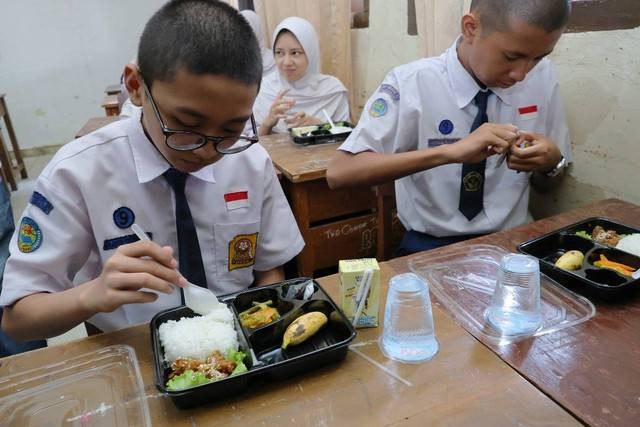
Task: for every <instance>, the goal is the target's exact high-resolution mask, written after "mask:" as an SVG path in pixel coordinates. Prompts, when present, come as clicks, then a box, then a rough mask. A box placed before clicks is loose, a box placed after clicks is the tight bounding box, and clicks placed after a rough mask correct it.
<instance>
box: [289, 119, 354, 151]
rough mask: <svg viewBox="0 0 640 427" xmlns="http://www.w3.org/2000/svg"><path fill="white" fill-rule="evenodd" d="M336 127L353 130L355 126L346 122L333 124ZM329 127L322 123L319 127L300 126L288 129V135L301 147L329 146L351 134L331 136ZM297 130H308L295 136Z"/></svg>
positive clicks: (344, 133)
mask: <svg viewBox="0 0 640 427" xmlns="http://www.w3.org/2000/svg"><path fill="white" fill-rule="evenodd" d="M335 125H336V126H345V127H350V128H351V129H353V128H354V127H355V126H354V125H353V124H352V123H349V122H346V121H340V122H335ZM330 128H331V125H330V124H329V123H322V124H319V125H311V126H300V127H295V128H289V134H290V135H291V139H292V140H293V142H295V143H296V144H302V145H315V144H329V143H332V142H340V141H344V140H345V139H347V137H348V136H349V135H351V132H342V133H338V134H335V135H334V134H332V133H331V132H330V131H329V129H330ZM299 129H305V130H306V129H309V130H307V131H306V132H304V133H303V134H302V135H297V134H296V133H297V131H298V130H299Z"/></svg>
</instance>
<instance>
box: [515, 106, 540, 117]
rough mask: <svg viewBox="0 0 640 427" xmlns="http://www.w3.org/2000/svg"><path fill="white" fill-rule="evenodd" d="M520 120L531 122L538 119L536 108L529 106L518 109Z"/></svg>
mask: <svg viewBox="0 0 640 427" xmlns="http://www.w3.org/2000/svg"><path fill="white" fill-rule="evenodd" d="M518 114H519V115H520V120H533V119H535V118H537V117H538V106H537V105H529V106H527V107H520V108H518Z"/></svg>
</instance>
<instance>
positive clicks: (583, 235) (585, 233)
mask: <svg viewBox="0 0 640 427" xmlns="http://www.w3.org/2000/svg"><path fill="white" fill-rule="evenodd" d="M576 236H580V237H584V238H585V239H589V240H592V239H591V234H589V233H587V232H586V231H584V230H579V231H576Z"/></svg>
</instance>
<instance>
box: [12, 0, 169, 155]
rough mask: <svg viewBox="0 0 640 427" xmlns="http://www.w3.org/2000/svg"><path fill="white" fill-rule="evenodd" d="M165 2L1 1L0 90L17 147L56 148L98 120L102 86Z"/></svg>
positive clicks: (118, 70) (119, 68) (131, 52)
mask: <svg viewBox="0 0 640 427" xmlns="http://www.w3.org/2000/svg"><path fill="white" fill-rule="evenodd" d="M163 3H164V0H135V1H126V0H108V1H104V0H55V1H47V0H20V1H12V0H0V93H6V94H7V96H6V100H7V103H8V106H9V111H10V113H11V118H12V120H13V124H14V127H15V129H16V134H17V138H18V141H19V143H20V146H21V147H22V148H29V147H35V146H43V145H52V144H62V143H65V142H68V141H69V140H71V139H72V138H73V136H74V134H75V132H76V131H77V130H78V129H79V128H80V127H81V126H82V125H83V124H84V123H85V122H86V120H87V119H88V118H90V117H94V116H102V115H104V110H103V109H102V108H101V107H100V104H101V103H102V99H103V97H104V93H103V91H104V88H105V87H106V86H107V85H109V84H113V83H118V82H119V78H120V73H121V72H122V68H123V66H124V64H125V63H127V62H128V61H129V60H130V59H132V58H134V57H135V54H136V51H137V45H138V38H139V36H140V33H141V32H142V28H143V26H144V24H145V23H146V21H147V20H148V18H149V17H150V16H151V14H152V13H153V12H155V10H157V9H158V8H159V7H160V6H161V5H162V4H163Z"/></svg>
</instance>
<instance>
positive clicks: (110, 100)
mask: <svg viewBox="0 0 640 427" xmlns="http://www.w3.org/2000/svg"><path fill="white" fill-rule="evenodd" d="M102 108H104V112H105V114H106V115H107V116H117V115H119V114H120V103H119V102H118V95H105V97H104V99H103V100H102Z"/></svg>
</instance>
